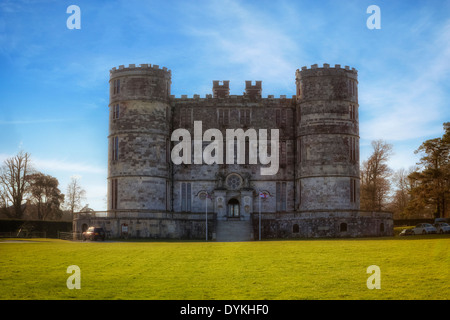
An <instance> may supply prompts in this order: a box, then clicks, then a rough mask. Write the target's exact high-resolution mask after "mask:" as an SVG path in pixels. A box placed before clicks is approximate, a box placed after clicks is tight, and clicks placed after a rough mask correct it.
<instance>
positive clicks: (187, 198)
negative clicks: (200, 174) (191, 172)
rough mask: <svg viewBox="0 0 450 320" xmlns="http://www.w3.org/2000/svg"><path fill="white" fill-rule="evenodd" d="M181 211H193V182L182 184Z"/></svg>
mask: <svg viewBox="0 0 450 320" xmlns="http://www.w3.org/2000/svg"><path fill="white" fill-rule="evenodd" d="M181 211H191V183H190V182H187V183H186V182H183V183H182V184H181Z"/></svg>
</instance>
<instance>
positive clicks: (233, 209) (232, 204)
mask: <svg viewBox="0 0 450 320" xmlns="http://www.w3.org/2000/svg"><path fill="white" fill-rule="evenodd" d="M228 217H230V218H237V217H239V201H238V200H237V199H230V201H228Z"/></svg>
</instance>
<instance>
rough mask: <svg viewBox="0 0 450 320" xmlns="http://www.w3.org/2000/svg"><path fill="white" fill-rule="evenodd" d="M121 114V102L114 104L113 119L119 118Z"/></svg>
mask: <svg viewBox="0 0 450 320" xmlns="http://www.w3.org/2000/svg"><path fill="white" fill-rule="evenodd" d="M119 116H120V106H119V104H115V105H113V120H115V119H119Z"/></svg>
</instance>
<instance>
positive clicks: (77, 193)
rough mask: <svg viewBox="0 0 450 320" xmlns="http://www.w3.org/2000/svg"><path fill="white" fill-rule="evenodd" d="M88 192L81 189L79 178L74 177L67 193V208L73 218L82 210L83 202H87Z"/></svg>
mask: <svg viewBox="0 0 450 320" xmlns="http://www.w3.org/2000/svg"><path fill="white" fill-rule="evenodd" d="M85 195H86V191H85V190H84V189H83V188H82V187H81V185H80V181H79V178H78V177H76V176H72V177H71V180H70V183H69V185H68V186H67V192H66V208H67V209H68V210H69V211H70V213H71V215H72V217H73V213H74V212H75V211H78V210H79V209H81V207H82V205H81V202H82V201H84V200H85Z"/></svg>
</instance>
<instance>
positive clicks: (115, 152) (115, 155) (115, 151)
mask: <svg viewBox="0 0 450 320" xmlns="http://www.w3.org/2000/svg"><path fill="white" fill-rule="evenodd" d="M112 160H113V161H117V160H119V137H117V136H116V137H113V138H112Z"/></svg>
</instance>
